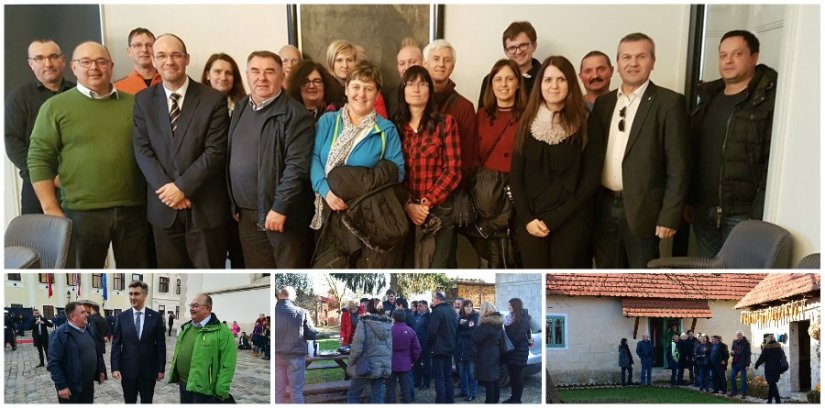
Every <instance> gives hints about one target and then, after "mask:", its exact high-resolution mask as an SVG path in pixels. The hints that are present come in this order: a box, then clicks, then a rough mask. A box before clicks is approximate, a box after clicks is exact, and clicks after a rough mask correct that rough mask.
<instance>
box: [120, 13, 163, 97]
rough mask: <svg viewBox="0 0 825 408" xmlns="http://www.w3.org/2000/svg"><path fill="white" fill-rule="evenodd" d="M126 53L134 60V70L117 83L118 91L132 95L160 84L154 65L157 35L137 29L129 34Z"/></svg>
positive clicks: (146, 30) (140, 28) (144, 29)
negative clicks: (153, 58)
mask: <svg viewBox="0 0 825 408" xmlns="http://www.w3.org/2000/svg"><path fill="white" fill-rule="evenodd" d="M128 38H129V40H128V46H127V47H126V53H127V54H128V55H129V58H130V59H131V60H132V66H133V67H134V70H132V72H131V73H129V75H127V76H126V77H125V78H122V79H120V80H118V81H117V82H115V88H117V90H118V91H122V92H127V93H130V94H132V95H134V94H136V93H138V92H140V91H142V90H144V89H146V88H148V87H150V86H152V85H155V84H157V83H160V81H161V78H160V74H159V73H158V70H157V69H155V67H154V65H152V46H153V45H154V44H155V35H154V34H152V32H151V31H149V30H148V29H146V28H143V27H137V28H135V29H134V30H132V31H130V32H129V37H128Z"/></svg>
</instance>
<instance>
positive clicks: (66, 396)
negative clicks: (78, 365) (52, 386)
mask: <svg viewBox="0 0 825 408" xmlns="http://www.w3.org/2000/svg"><path fill="white" fill-rule="evenodd" d="M57 396H58V397H60V398H63V399H69V398H70V397H71V396H72V392H71V391H70V390H69V387H66V388H64V389H62V390H60V391H58V392H57Z"/></svg>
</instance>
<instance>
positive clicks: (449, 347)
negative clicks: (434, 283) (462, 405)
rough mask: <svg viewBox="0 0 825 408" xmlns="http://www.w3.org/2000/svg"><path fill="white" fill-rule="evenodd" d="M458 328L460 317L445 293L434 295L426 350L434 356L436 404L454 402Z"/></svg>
mask: <svg viewBox="0 0 825 408" xmlns="http://www.w3.org/2000/svg"><path fill="white" fill-rule="evenodd" d="M456 326H458V315H457V314H456V313H455V310H454V309H453V307H452V305H451V304H449V303H448V302H447V295H445V294H444V292H436V293H435V294H434V295H433V311H432V313H431V314H430V323H429V325H428V326H427V337H426V340H425V342H424V343H425V344H426V346H425V349H427V350H430V351H431V352H432V355H433V379H434V380H435V402H436V404H440V403H441V404H443V403H448V404H452V403H453V402H454V393H453V391H454V390H453V380H452V377H451V375H452V371H453V367H452V359H453V350H454V348H455V340H456V336H455V332H456V329H457V327H456Z"/></svg>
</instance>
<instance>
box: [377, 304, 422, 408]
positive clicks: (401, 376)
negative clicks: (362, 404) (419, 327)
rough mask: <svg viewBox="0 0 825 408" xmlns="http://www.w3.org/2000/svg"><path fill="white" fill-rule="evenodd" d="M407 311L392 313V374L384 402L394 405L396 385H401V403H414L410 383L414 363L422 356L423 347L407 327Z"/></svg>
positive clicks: (387, 381) (397, 310) (400, 310)
mask: <svg viewBox="0 0 825 408" xmlns="http://www.w3.org/2000/svg"><path fill="white" fill-rule="evenodd" d="M406 312H407V311H406V310H402V309H396V310H395V311H393V312H392V321H393V324H392V374H390V376H389V377H388V378H387V380H386V383H385V384H386V397H385V398H384V402H387V403H391V404H394V403H395V402H396V400H397V399H396V397H395V384H396V382H398V383H399V384H401V402H403V403H405V404H408V403H410V402H412V398H411V396H412V394H411V393H410V390H409V387H410V385H411V384H412V383H411V382H410V381H409V376H410V374H411V370H412V366H413V363H414V362H415V361H416V360H418V356H419V355H420V354H421V345H420V344H419V342H418V337H416V335H415V331H414V330H413V329H412V328H411V327H410V326H408V325H407V323H406V319H407V314H406Z"/></svg>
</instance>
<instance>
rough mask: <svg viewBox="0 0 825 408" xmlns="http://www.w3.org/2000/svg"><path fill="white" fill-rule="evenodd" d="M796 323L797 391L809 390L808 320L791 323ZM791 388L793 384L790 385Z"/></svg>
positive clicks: (809, 343) (809, 341)
mask: <svg viewBox="0 0 825 408" xmlns="http://www.w3.org/2000/svg"><path fill="white" fill-rule="evenodd" d="M791 324H796V325H797V330H796V335H797V344H798V345H799V347H798V352H799V354H798V355H799V360H798V361H799V363H798V364H797V366H798V367H799V376H798V377H797V378H799V391H800V392H808V391H810V390H811V336H809V335H808V328H809V327H811V321H810V320H803V321H801V322H796V323H791ZM791 387H792V388H793V385H792V386H791Z"/></svg>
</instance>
